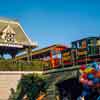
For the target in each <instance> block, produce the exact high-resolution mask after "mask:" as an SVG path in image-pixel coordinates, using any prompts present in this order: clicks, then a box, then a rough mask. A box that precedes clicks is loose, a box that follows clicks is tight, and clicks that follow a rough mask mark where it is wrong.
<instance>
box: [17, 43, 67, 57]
mask: <svg viewBox="0 0 100 100" xmlns="http://www.w3.org/2000/svg"><path fill="white" fill-rule="evenodd" d="M55 48H65V49H67V48H68V47H67V46H65V45H61V44H54V45H51V46H48V47H45V48H42V49H39V50H35V51H32V53H31V54H32V56H34V55H42V54H44V53H45V54H47V55H48V54H49V52H50V51H51V50H55ZM24 57H26V54H23V55H21V56H17V57H16V58H24Z"/></svg>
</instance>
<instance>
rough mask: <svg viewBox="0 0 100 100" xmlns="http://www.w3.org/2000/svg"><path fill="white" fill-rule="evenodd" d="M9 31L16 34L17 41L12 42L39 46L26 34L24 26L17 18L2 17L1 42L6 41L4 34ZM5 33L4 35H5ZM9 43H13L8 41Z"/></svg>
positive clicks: (0, 23) (0, 20) (0, 24)
mask: <svg viewBox="0 0 100 100" xmlns="http://www.w3.org/2000/svg"><path fill="white" fill-rule="evenodd" d="M8 32H10V33H12V32H13V34H15V37H14V38H15V40H16V41H15V42H12V44H14V43H15V44H22V45H26V46H37V43H36V42H32V41H31V40H30V38H29V37H28V36H27V35H26V33H25V32H24V30H23V28H22V26H21V25H20V23H19V22H18V21H17V20H11V19H8V18H0V42H1V43H6V42H5V39H4V38H2V37H3V35H4V34H5V35H6V34H7V33H8ZM5 35H4V36H5ZM7 43H11V42H8V41H7Z"/></svg>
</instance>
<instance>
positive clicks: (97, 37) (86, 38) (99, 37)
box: [72, 36, 100, 43]
mask: <svg viewBox="0 0 100 100" xmlns="http://www.w3.org/2000/svg"><path fill="white" fill-rule="evenodd" d="M94 38H96V39H100V36H95V37H85V38H82V39H79V40H76V41H72V43H74V42H79V41H83V40H88V39H94Z"/></svg>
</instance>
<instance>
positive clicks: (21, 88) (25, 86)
mask: <svg viewBox="0 0 100 100" xmlns="http://www.w3.org/2000/svg"><path fill="white" fill-rule="evenodd" d="M47 88H48V84H47V80H46V78H43V77H41V76H37V75H33V74H29V75H22V78H21V80H20V81H19V84H18V86H17V88H16V92H14V91H13V90H12V93H11V95H10V97H9V100H22V99H23V97H24V96H25V95H27V97H28V99H29V100H36V98H37V97H38V96H39V93H40V92H46V89H47Z"/></svg>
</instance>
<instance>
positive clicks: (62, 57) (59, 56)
mask: <svg viewBox="0 0 100 100" xmlns="http://www.w3.org/2000/svg"><path fill="white" fill-rule="evenodd" d="M30 58H31V59H32V60H34V59H40V60H43V61H44V62H45V63H46V64H45V65H46V66H47V65H48V64H47V63H48V62H49V65H48V66H47V67H50V66H51V68H58V67H61V66H74V65H81V64H89V63H91V62H93V61H95V62H98V63H99V62H100V36H97V37H86V38H82V39H79V40H76V41H72V42H71V45H70V47H69V46H66V45H52V46H49V47H46V48H42V49H39V50H35V51H32V53H31V56H30ZM16 60H27V54H24V55H21V56H17V57H16Z"/></svg>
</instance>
